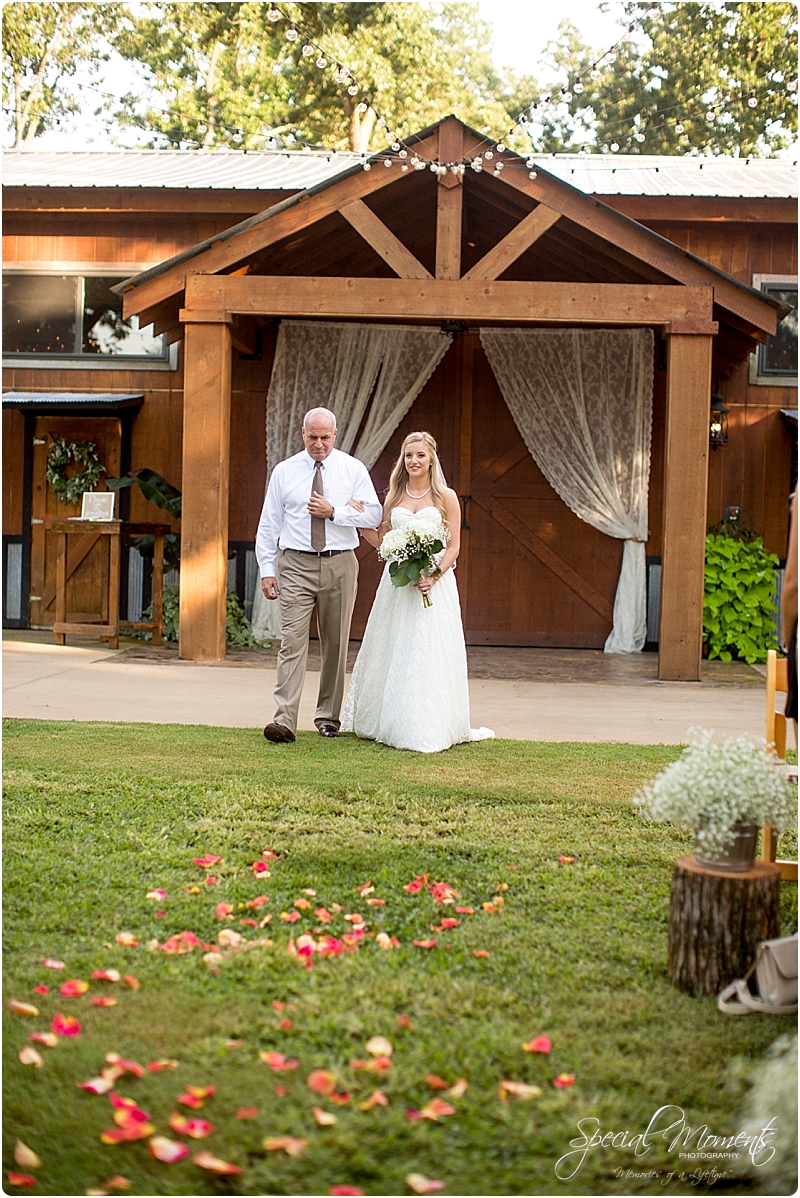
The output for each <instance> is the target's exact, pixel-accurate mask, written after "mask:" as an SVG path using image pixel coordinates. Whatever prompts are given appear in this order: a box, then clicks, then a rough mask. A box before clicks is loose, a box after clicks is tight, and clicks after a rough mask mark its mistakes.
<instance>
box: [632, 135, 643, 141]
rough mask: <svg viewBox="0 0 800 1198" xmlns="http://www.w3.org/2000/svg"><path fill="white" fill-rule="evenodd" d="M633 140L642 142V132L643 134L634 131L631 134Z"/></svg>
mask: <svg viewBox="0 0 800 1198" xmlns="http://www.w3.org/2000/svg"><path fill="white" fill-rule="evenodd" d="M633 140H634V141H638V142H643V141H644V134H643V133H634V135H633Z"/></svg>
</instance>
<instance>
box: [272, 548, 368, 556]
mask: <svg viewBox="0 0 800 1198" xmlns="http://www.w3.org/2000/svg"><path fill="white" fill-rule="evenodd" d="M283 552H284V553H302V554H303V555H304V556H305V557H336V556H337V554H339V553H353V552H354V550H353V549H320V550H319V552H317V550H316V549H291V548H288V549H284V551H283Z"/></svg>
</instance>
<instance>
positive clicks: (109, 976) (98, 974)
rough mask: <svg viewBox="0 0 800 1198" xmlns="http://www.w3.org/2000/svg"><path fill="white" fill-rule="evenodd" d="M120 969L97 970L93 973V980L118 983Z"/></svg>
mask: <svg viewBox="0 0 800 1198" xmlns="http://www.w3.org/2000/svg"><path fill="white" fill-rule="evenodd" d="M119 976H120V975H119V970H118V969H95V970H94V972H93V973H92V980H93V981H96V982H118V981H119Z"/></svg>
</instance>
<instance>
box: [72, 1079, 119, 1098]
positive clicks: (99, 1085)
mask: <svg viewBox="0 0 800 1198" xmlns="http://www.w3.org/2000/svg"><path fill="white" fill-rule="evenodd" d="M75 1084H76V1086H77V1087H78V1089H79V1090H88V1091H89V1093H90V1094H108V1092H109V1090H113V1089H114V1079H112V1078H110V1077H92V1078H90V1079H89V1081H88V1082H76V1083H75Z"/></svg>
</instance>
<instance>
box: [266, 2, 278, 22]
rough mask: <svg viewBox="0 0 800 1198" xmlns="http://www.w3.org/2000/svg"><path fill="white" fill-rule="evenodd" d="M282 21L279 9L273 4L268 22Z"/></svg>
mask: <svg viewBox="0 0 800 1198" xmlns="http://www.w3.org/2000/svg"><path fill="white" fill-rule="evenodd" d="M280 19H281V14H280V12H279V11H278V9H277V8H276V7H275V5H274V4H273V5H272V6H271V7H270V10H269V12H268V13H267V20H268V21H280Z"/></svg>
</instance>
